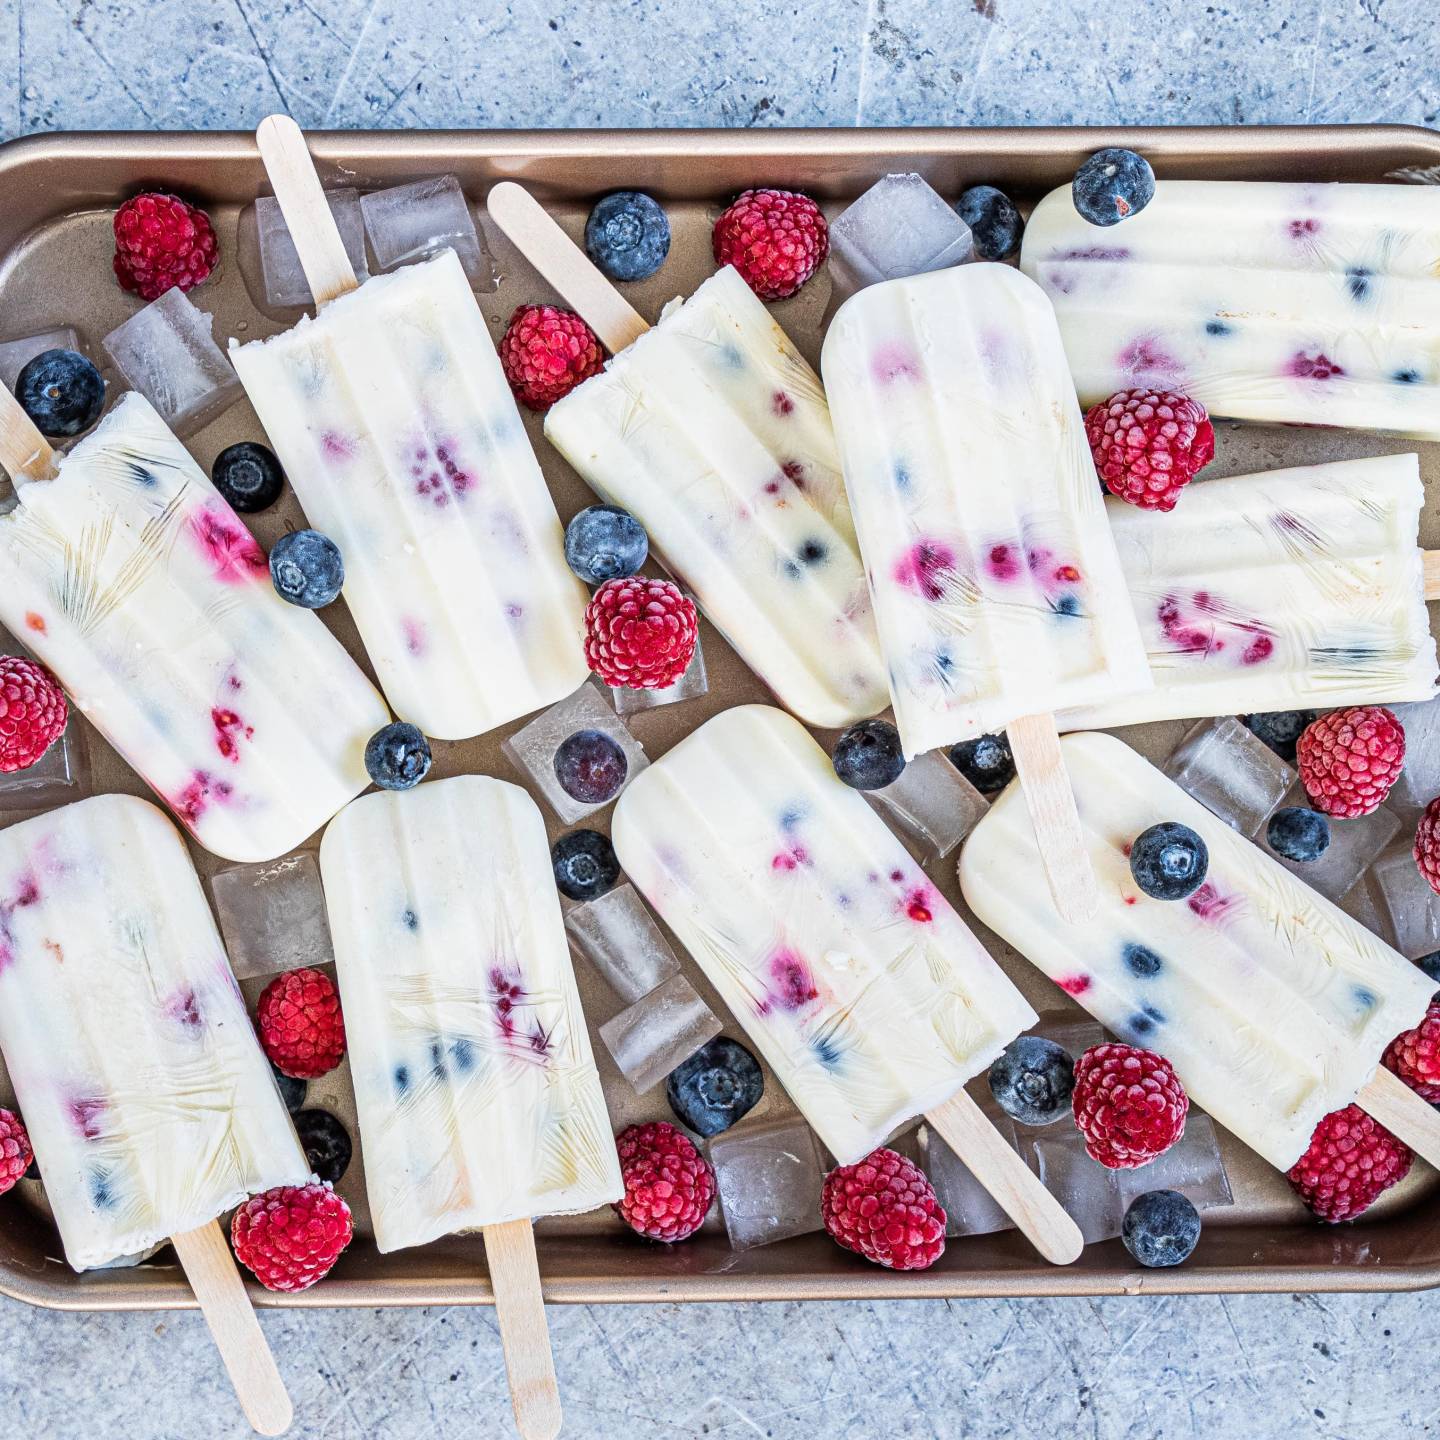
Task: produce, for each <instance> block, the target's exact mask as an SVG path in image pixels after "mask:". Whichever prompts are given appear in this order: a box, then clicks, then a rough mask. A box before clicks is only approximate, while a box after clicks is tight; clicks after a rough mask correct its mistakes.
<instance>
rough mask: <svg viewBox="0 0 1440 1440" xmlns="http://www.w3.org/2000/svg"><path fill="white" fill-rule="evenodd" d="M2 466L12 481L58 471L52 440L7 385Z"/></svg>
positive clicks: (1, 397) (1, 402)
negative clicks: (50, 440) (45, 435)
mask: <svg viewBox="0 0 1440 1440" xmlns="http://www.w3.org/2000/svg"><path fill="white" fill-rule="evenodd" d="M0 465H3V466H4V467H5V471H6V473H7V474H8V475H9V476H10V478H11V479H12V480H16V479H20V478H21V477H23V478H24V479H26V480H44V479H46V478H47V477H48V476H50V475H53V474H54V473H55V452H54V451H53V450H52V449H51V448H50V442H49V441H48V440H47V439H46V438H45V437H44V436H43V435H42V434H41V433H40V432H39V430H37V429H36V428H35V422H34V421H33V420H32V419H31V418H30V417H29V416H28V415H27V414H26V413H25V407H24V406H23V405H22V404H21V403H20V402H19V401H18V400H17V399H16V398H15V397H14V395H12V394H11V393H10V389H9V387H8V386H6V385H0Z"/></svg>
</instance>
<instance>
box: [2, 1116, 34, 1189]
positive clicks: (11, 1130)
mask: <svg viewBox="0 0 1440 1440" xmlns="http://www.w3.org/2000/svg"><path fill="white" fill-rule="evenodd" d="M34 1158H35V1152H34V1151H33V1150H31V1148H30V1136H29V1134H28V1133H27V1132H26V1130H25V1126H24V1124H23V1122H22V1121H21V1119H20V1117H19V1116H18V1115H17V1114H15V1112H14V1111H13V1110H0V1195H3V1194H4V1193H5V1192H6V1191H7V1190H13V1189H14V1188H15V1185H16V1183H17V1182H18V1181H19V1179H20V1177H21V1176H22V1175H23V1174H24V1173H25V1172H26V1171H27V1170H28V1169H29V1168H30V1162H31V1161H32V1160H33V1159H34Z"/></svg>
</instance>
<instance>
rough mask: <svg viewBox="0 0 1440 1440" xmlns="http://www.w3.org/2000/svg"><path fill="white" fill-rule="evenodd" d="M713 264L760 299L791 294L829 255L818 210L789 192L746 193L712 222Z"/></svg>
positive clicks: (805, 197)
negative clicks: (729, 269) (728, 269)
mask: <svg viewBox="0 0 1440 1440" xmlns="http://www.w3.org/2000/svg"><path fill="white" fill-rule="evenodd" d="M711 243H712V244H713V245H714V247H715V263H716V264H717V265H733V266H734V267H735V268H736V269H737V270H738V271H739V272H740V275H741V277H742V278H743V279H744V281H745V283H746V284H747V285H748V286H749V287H750V288H751V289H752V290H753V291H754V292H755V293H756V294H757V295H758V296H759V297H760V298H761V299H762V300H784V299H785V298H786V297H787V296H789V295H793V294H794V293H795V292H796V291H797V290H798V289H799V288H800V287H801V286H802V285H803V284H804V283H805V282H806V281H807V280H808V279H809V278H810V277H811V276H812V275H813V274H814V273H815V272H816V271H817V270H818V269H819V268H820V267H821V266H822V265H823V264H824V263H825V259H826V257H827V256H828V255H829V254H830V227H829V226H828V225H826V223H825V217H824V216H823V215H822V214H821V213H820V207H819V206H818V205H817V204H816V203H815V202H814V201H813V200H812V199H811V198H810V197H809V196H808V195H798V194H796V192H795V191H793V190H747V191H746V192H745V193H744V194H743V195H741V196H740V197H739V199H737V200H736V201H735V203H734V204H733V205H731V206H730V208H729V209H728V210H727V211H726V212H725V213H724V214H723V215H722V216H721V217H720V218H719V219H718V220H717V221H716V222H715V231H714V234H713V235H712V236H711Z"/></svg>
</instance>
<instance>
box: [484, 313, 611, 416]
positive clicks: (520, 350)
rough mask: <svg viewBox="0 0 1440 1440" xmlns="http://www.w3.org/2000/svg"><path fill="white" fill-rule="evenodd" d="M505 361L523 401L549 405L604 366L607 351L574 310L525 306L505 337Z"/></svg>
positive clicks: (512, 384) (502, 345)
mask: <svg viewBox="0 0 1440 1440" xmlns="http://www.w3.org/2000/svg"><path fill="white" fill-rule="evenodd" d="M500 363H501V365H502V366H504V368H505V378H506V379H507V380H508V381H509V382H510V388H511V389H512V390H513V391H514V392H515V398H516V399H517V400H518V401H519V402H520V403H521V404H522V405H525V406H527V407H528V408H529V409H531V410H548V409H549V408H550V407H551V406H552V405H553V404H554V403H555V402H556V401H557V400H563V399H564V398H565V397H566V396H567V395H568V394H569V393H570V392H571V391H572V390H573V389H574V388H575V387H576V386H577V385H578V384H580V382H581V381H582V380H588V379H589V378H590V377H591V376H592V375H598V374H599V373H600V372H601V371H602V370H603V369H604V368H605V352H604V350H602V349H601V348H600V338H599V336H597V335H596V334H595V332H594V331H593V330H592V329H591V328H590V327H589V326H588V325H587V324H586V323H585V322H584V321H583V320H582V319H581V318H580V317H579V316H578V315H577V314H576V313H575V312H574V311H573V310H561V309H560V308H559V307H558V306H555V305H521V306H519V307H518V308H517V309H516V311H515V313H514V314H513V315H512V316H511V317H510V323H509V324H508V325H507V326H506V327H505V333H504V335H502V336H501V337H500Z"/></svg>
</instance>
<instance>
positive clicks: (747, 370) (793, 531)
mask: <svg viewBox="0 0 1440 1440" xmlns="http://www.w3.org/2000/svg"><path fill="white" fill-rule="evenodd" d="M489 208H490V214H491V217H492V218H493V219H494V220H495V222H496V224H498V225H499V226H500V228H501V229H502V230H504V231H505V233H506V234H507V235H508V236H509V237H510V238H511V239H512V240H513V241H514V242H515V244H516V245H517V246H518V247H519V249H520V252H521V253H522V254H523V255H524V256H525V258H526V259H528V260H529V261H530V262H531V263H532V264H533V265H534V266H535V267H536V268H537V269H538V270H539V271H540V273H541V274H542V275H544V276H545V278H546V279H547V280H549V281H550V282H551V284H553V285H554V286H555V287H556V289H558V290H559V291H560V292H561V293H562V294H563V295H564V296H565V297H566V298H567V299H568V300H569V301H570V303H571V304H573V305H574V306H575V308H576V309H577V310H578V311H579V312H580V314H581V315H583V316H584V317H585V319H586V320H587V321H588V322H589V323H590V325H591V326H592V328H593V329H594V330H595V332H596V333H597V334H598V335H599V337H600V339H601V340H602V341H603V342H604V344H605V346H606V347H607V348H608V349H609V350H610V351H611V353H612V355H613V356H614V358H613V359H612V360H611V361H610V363H609V365H608V366H607V368H606V370H605V372H604V373H603V374H601V375H597V376H595V377H593V378H592V379H590V380H587V381H586V382H585V383H584V384H583V385H581V386H580V387H579V388H578V389H576V390H575V391H573V392H572V393H571V394H570V395H568V396H566V397H565V399H563V400H561V401H560V403H559V404H557V405H555V406H554V407H553V408H552V409H551V410H550V412H549V414H548V415H547V416H546V419H545V435H546V438H547V439H549V441H550V442H551V444H553V445H554V446H555V447H556V448H557V449H558V450H559V451H560V453H561V454H562V455H564V456H565V458H566V459H567V460H568V461H569V462H570V463H571V465H573V466H574V467H575V469H576V470H577V471H579V473H580V474H581V476H582V477H583V478H584V479H585V480H586V482H587V483H588V484H589V485H590V486H591V488H592V489H594V490H595V491H596V492H597V493H598V494H599V495H600V496H601V498H602V499H605V500H608V501H609V502H611V503H612V504H615V505H621V506H623V507H624V508H625V509H627V510H629V511H631V512H632V513H633V514H634V515H635V516H636V517H637V518H638V519H639V520H640V522H641V523H642V524H643V525H644V526H645V528H646V529H647V530H648V531H649V533H650V538H651V541H652V544H653V546H654V548H655V549H656V550H657V551H658V552H659V558H660V559H661V561H662V562H663V564H664V565H665V566H666V568H667V569H668V570H669V571H670V572H671V573H672V574H673V575H674V576H676V578H677V579H679V580H680V581H681V582H682V583H683V584H684V585H685V586H687V587H688V588H689V589H690V590H691V591H692V592H693V594H694V596H695V599H696V602H697V603H698V604H699V606H700V608H701V609H702V610H703V611H704V612H705V614H706V616H707V618H708V619H709V620H710V622H711V623H712V624H713V625H714V626H715V627H716V629H718V630H719V631H720V632H721V634H722V635H724V637H725V638H726V640H728V641H729V642H730V644H731V646H732V647H733V648H734V649H735V650H736V652H737V653H738V654H739V656H740V658H741V659H742V660H744V661H745V663H746V664H747V665H748V666H749V667H750V668H751V669H752V670H753V671H754V672H755V673H756V674H757V675H758V676H759V677H760V678H761V679H762V680H763V681H764V682H765V684H766V685H768V686H769V688H770V689H771V690H772V691H773V692H774V693H775V696H776V698H777V699H779V701H780V703H781V704H782V705H784V706H786V708H787V709H789V710H791V711H793V712H794V713H795V714H796V715H798V716H800V718H801V719H803V720H805V721H807V722H808V723H809V724H812V725H818V726H842V725H847V724H849V723H851V722H852V721H855V720H860V719H864V718H866V717H868V716H870V715H874V714H875V713H876V712H877V711H880V710H883V709H884V708H885V705H886V690H885V670H884V665H883V663H882V661H881V659H880V652H879V648H878V645H877V641H876V638H875V628H874V619H873V616H872V615H871V610H870V595H869V592H868V590H867V588H866V584H865V576H864V572H863V570H862V567H861V564H860V557H859V552H858V551H857V549H856V544H855V529H854V525H853V523H852V521H851V519H850V509H849V505H848V504H847V502H846V499H845V487H844V483H843V481H842V479H841V476H840V465H839V461H838V459H837V457H836V454H835V441H834V436H833V433H832V431H831V428H830V416H829V412H828V411H827V409H826V405H825V396H824V393H823V392H822V391H821V389H820V381H819V380H818V378H817V377H816V375H815V372H814V371H813V370H812V369H811V368H810V366H809V365H808V364H806V362H805V359H804V357H803V356H802V355H801V354H800V352H799V351H798V350H797V349H796V348H795V346H794V345H793V344H792V343H791V341H790V339H789V338H788V337H787V336H786V334H785V332H784V331H783V330H781V329H780V327H779V326H778V325H776V324H775V322H774V321H773V320H772V319H771V318H770V315H769V312H768V311H767V310H766V309H765V307H764V305H762V304H761V303H760V301H759V300H757V299H756V298H755V295H754V293H753V292H752V291H751V289H750V287H749V286H748V285H746V283H745V282H744V281H743V280H742V279H741V278H740V276H739V274H738V273H736V271H735V270H733V269H732V268H730V267H729V266H726V267H725V268H724V269H722V270H720V271H719V272H718V273H717V274H715V275H713V276H711V278H710V279H708V280H707V281H705V283H704V284H703V285H701V286H700V288H699V289H698V290H696V292H695V293H694V294H693V295H692V296H691V297H690V298H689V299H688V300H686V301H684V302H683V303H681V302H679V301H675V302H672V304H671V305H669V306H667V307H666V309H665V311H664V312H663V313H662V315H661V318H660V322H659V324H658V325H657V326H656V327H655V328H654V329H653V330H651V329H648V328H647V326H646V324H645V322H644V320H642V319H641V318H640V316H639V315H638V314H637V313H636V312H635V311H634V310H633V309H631V307H630V305H629V304H628V303H627V302H626V301H625V300H624V298H623V297H621V296H620V295H619V294H618V293H617V292H616V291H615V290H614V288H613V287H612V286H611V285H610V283H609V281H608V280H606V279H605V277H604V276H603V275H601V274H600V272H599V271H598V270H597V269H596V268H595V267H594V266H593V265H591V264H590V262H589V260H587V259H586V258H585V255H584V254H583V252H581V251H580V250H579V249H578V248H577V247H576V246H575V245H574V244H573V243H572V242H571V241H570V239H569V237H568V236H566V234H565V233H564V231H563V230H561V229H560V227H559V226H558V225H557V224H556V223H555V221H554V220H552V219H551V218H550V216H549V215H547V214H546V213H545V211H544V210H543V209H542V208H541V207H540V206H539V204H538V203H537V202H536V201H535V200H534V199H533V198H532V197H531V196H530V195H529V194H528V193H527V192H526V191H525V190H524V189H523V188H522V187H520V186H519V185H516V184H514V183H513V182H510V181H505V182H503V183H501V184H499V185H496V186H495V187H494V188H493V189H492V190H491V191H490V198H489Z"/></svg>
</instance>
